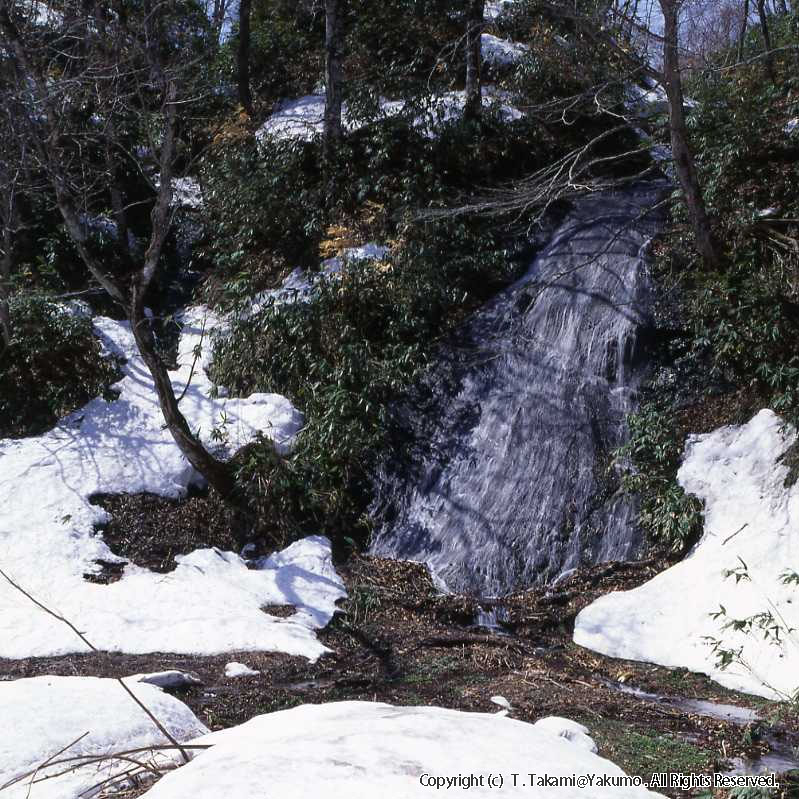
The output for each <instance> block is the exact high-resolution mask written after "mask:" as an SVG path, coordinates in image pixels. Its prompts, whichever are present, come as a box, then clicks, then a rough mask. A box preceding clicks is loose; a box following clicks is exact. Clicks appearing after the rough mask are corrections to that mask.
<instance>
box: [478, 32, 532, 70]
mask: <svg viewBox="0 0 799 799" xmlns="http://www.w3.org/2000/svg"><path fill="white" fill-rule="evenodd" d="M480 48H481V50H482V54H483V61H484V62H485V63H486V64H488V65H489V66H495V67H506V66H510V65H512V64H515V63H516V62H517V61H519V60H520V59H522V58H524V56H526V55H527V53H529V52H530V48H529V47H528V46H527V45H526V44H521V43H520V42H512V41H509V40H508V39H500V38H499V37H498V36H492V35H491V34H490V33H484V34H482V36H481V37H480Z"/></svg>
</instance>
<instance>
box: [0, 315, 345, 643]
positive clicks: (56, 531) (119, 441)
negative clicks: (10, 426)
mask: <svg viewBox="0 0 799 799" xmlns="http://www.w3.org/2000/svg"><path fill="white" fill-rule="evenodd" d="M182 323H183V331H182V335H181V338H180V344H179V355H178V360H179V364H180V366H179V368H178V369H177V371H175V372H173V374H172V379H173V385H174V387H175V391H176V393H177V395H178V396H180V395H181V394H183V392H184V389H185V394H184V395H183V399H182V400H181V403H180V407H181V410H182V411H183V413H184V414H185V416H186V418H187V420H188V422H189V426H190V427H191V429H192V430H195V431H199V434H200V436H201V438H202V439H203V441H204V442H205V443H206V444H207V445H208V446H214V447H217V448H218V450H219V454H220V456H223V457H224V456H225V455H226V454H229V453H232V452H234V451H235V450H236V449H238V448H239V447H240V446H242V445H243V444H245V443H246V442H248V441H250V440H251V439H252V438H253V436H254V435H255V433H256V432H257V431H261V432H262V433H263V435H264V436H266V437H268V438H270V439H271V440H272V441H273V442H274V445H275V447H276V449H277V450H278V451H280V452H282V453H286V452H288V451H289V450H290V449H291V447H292V445H293V443H294V439H295V436H296V435H297V433H298V432H299V430H300V428H301V427H302V424H303V417H302V414H300V412H299V411H297V410H296V408H294V407H293V406H292V404H291V403H290V402H289V401H288V400H287V399H286V398H285V397H282V396H280V395H277V394H253V395H251V396H249V397H246V398H241V399H217V400H213V399H210V398H209V394H210V392H211V389H212V384H211V381H210V379H209V378H208V376H207V374H206V372H205V367H206V366H207V364H208V361H209V360H210V357H211V347H210V339H209V338H208V334H209V333H210V332H211V331H212V330H213V329H214V328H215V327H217V326H219V325H220V324H221V322H220V321H219V320H218V319H216V318H215V317H214V316H213V315H212V314H210V313H208V312H207V311H206V310H205V309H202V308H193V309H190V310H188V311H187V312H186V313H185V314H184V315H183V318H182ZM94 327H95V330H96V333H97V335H98V336H99V337H100V341H101V344H102V346H103V349H104V351H105V352H106V353H110V354H114V355H118V356H120V357H122V358H125V359H126V363H125V364H124V366H123V373H124V377H123V379H122V380H121V381H120V382H119V383H117V384H116V385H115V387H114V388H115V389H116V390H117V391H118V392H119V398H118V399H117V400H114V401H110V402H108V401H106V400H104V399H99V398H98V399H95V400H92V402H90V403H89V404H88V405H86V406H84V407H83V408H81V409H80V410H78V411H75V412H74V413H72V414H70V415H69V416H67V417H65V418H64V419H63V420H62V421H61V422H60V423H59V424H58V425H57V426H56V427H55V428H54V429H53V430H51V431H49V432H47V433H45V434H43V435H41V436H36V437H33V438H26V439H20V440H4V441H0V462H2V468H0V568H2V569H3V571H4V572H5V573H6V574H8V576H9V577H10V578H11V579H12V580H14V581H15V582H16V583H18V584H19V585H20V586H21V587H23V588H24V589H25V590H26V591H29V592H30V593H31V594H32V595H33V596H34V597H36V599H38V600H39V601H40V602H42V603H44V604H45V605H46V606H47V607H49V608H52V609H54V610H56V611H57V612H59V613H60V614H62V615H63V616H64V617H66V618H67V619H69V620H70V621H71V622H72V623H73V624H75V625H76V626H77V627H78V629H80V630H81V631H82V632H83V633H84V634H85V635H86V637H87V638H88V640H89V641H91V642H92V644H94V646H96V647H97V648H98V649H101V650H109V651H118V652H128V653H131V654H138V653H145V652H157V651H161V652H178V653H192V654H215V653H219V652H227V651H236V650H251V651H254V650H258V651H280V652H285V653H287V654H291V655H299V656H304V657H307V658H310V659H316V658H318V657H319V656H320V655H321V654H322V653H323V652H325V651H326V650H325V647H323V646H322V645H321V644H320V643H319V642H318V641H317V639H316V636H315V632H314V631H315V630H316V629H317V628H319V627H321V626H324V625H325V624H327V622H328V621H329V620H330V619H331V618H332V615H333V613H334V612H335V603H336V600H337V599H339V598H340V597H342V596H344V595H345V592H344V588H343V585H342V583H341V580H340V579H339V578H338V576H337V575H336V573H335V570H334V569H333V566H332V563H331V561H330V542H329V541H328V540H327V539H325V538H321V537H312V538H307V539H305V540H303V541H298V542H296V543H294V544H292V545H291V546H290V547H289V548H288V549H287V550H285V552H284V553H282V554H281V555H279V556H274V557H273V558H267V559H262V560H261V561H259V562H258V563H255V564H252V563H248V562H247V561H245V560H244V559H243V558H242V557H240V556H239V555H237V554H236V553H233V552H223V551H221V550H218V549H203V550H198V551H195V552H192V553H190V554H188V555H182V556H179V557H177V558H176V561H177V564H178V565H177V568H176V569H175V570H174V571H173V572H171V573H169V574H154V573H152V572H150V571H148V570H147V569H144V568H141V567H138V566H136V565H134V564H130V563H129V564H127V565H126V566H125V568H124V571H123V575H122V578H121V579H120V580H118V581H117V582H114V583H111V584H109V585H99V584H94V583H90V582H87V581H86V580H84V577H83V576H84V574H86V573H96V572H97V571H98V566H97V564H96V561H97V560H103V561H108V562H111V563H124V561H123V560H122V559H121V558H119V557H118V556H117V555H115V554H114V553H113V552H112V551H111V550H110V549H109V547H108V546H107V545H106V544H105V542H104V541H103V539H102V536H101V535H97V534H95V526H96V525H98V524H101V523H102V522H104V521H106V520H107V518H108V517H107V514H106V512H105V511H103V510H102V509H101V508H100V507H98V506H96V505H92V504H91V503H90V502H89V498H90V497H91V496H92V495H94V494H99V493H122V492H124V493H139V492H151V493H155V494H159V495H161V496H165V497H173V498H177V497H181V496H184V495H185V494H186V491H187V488H188V486H189V485H190V484H192V483H198V482H200V477H199V475H198V474H197V473H196V472H195V471H194V469H193V468H192V467H191V466H190V465H189V463H188V462H187V461H186V460H185V458H184V457H183V455H182V454H181V452H180V450H179V449H178V448H177V446H176V445H175V443H174V441H173V440H172V437H171V436H170V434H169V432H168V431H167V430H165V429H164V423H163V417H162V415H161V410H160V407H159V405H158V402H157V399H156V396H155V392H154V390H153V385H152V380H151V378H150V375H149V372H148V371H147V369H146V367H145V365H144V363H143V361H142V360H141V358H140V356H139V355H138V351H137V349H136V346H135V343H134V341H133V336H132V335H131V331H130V327H129V325H128V324H127V323H125V322H118V321H115V320H112V319H107V318H103V317H98V318H96V319H95V320H94ZM187 384H188V385H187ZM214 428H216V429H217V430H218V431H220V433H221V436H222V438H223V441H222V442H214V441H213V440H212V431H213V430H214ZM265 605H293V606H294V607H296V608H297V612H296V613H295V614H294V616H292V617H290V618H286V619H282V618H281V619H278V618H274V617H272V616H268V615H267V614H265V613H263V612H262V611H261V608H262V607H263V606H265ZM85 650H86V646H85V645H84V644H83V643H82V642H81V641H80V639H79V638H78V637H77V636H76V635H75V633H73V632H72V631H71V630H70V629H69V628H68V627H67V626H66V625H65V624H63V623H61V622H59V621H57V620H56V619H54V618H52V617H51V616H48V615H47V614H46V613H44V612H43V611H42V610H40V609H39V608H37V607H36V606H35V605H34V604H33V603H32V602H31V601H30V600H29V599H28V598H26V597H25V596H23V595H22V594H21V593H20V592H19V591H17V590H15V589H14V588H13V587H12V586H11V585H10V584H9V583H8V582H6V580H4V579H0V657H8V658H24V657H45V656H53V655H63V654H67V653H71V652H82V651H85Z"/></svg>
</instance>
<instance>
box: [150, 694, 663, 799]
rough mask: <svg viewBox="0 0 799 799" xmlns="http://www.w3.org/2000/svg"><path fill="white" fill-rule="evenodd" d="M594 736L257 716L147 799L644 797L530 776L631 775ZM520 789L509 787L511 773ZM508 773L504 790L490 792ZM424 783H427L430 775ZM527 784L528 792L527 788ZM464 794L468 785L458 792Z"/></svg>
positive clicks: (510, 725) (527, 728) (448, 716)
mask: <svg viewBox="0 0 799 799" xmlns="http://www.w3.org/2000/svg"><path fill="white" fill-rule="evenodd" d="M587 742H590V744H591V745H593V742H592V741H591V739H590V738H589V737H588V735H587V730H586V729H585V728H584V727H581V726H580V725H578V724H575V723H574V722H572V721H568V720H566V719H544V720H542V721H540V722H537V723H536V724H527V723H525V722H522V721H514V720H512V719H508V718H504V717H502V716H496V715H491V714H482V713H463V712H460V711H457V710H444V709H442V708H437V707H392V706H391V705H385V704H380V703H372V702H335V703H331V704H325V705H303V706H301V707H297V708H293V709H291V710H283V711H280V712H278V713H270V714H268V715H265V716H258V717H256V718H254V719H252V720H251V721H248V722H247V723H246V724H242V725H241V726H239V727H233V728H231V729H228V730H222V731H221V732H216V733H212V734H211V735H208V736H206V737H204V738H201V739H200V740H199V741H198V743H208V744H213V748H211V749H209V750H206V751H203V752H202V753H201V754H199V755H198V756H197V757H196V758H195V759H194V760H193V761H192V762H191V763H189V764H188V765H187V766H183V767H182V768H180V769H179V770H178V771H174V772H172V773H171V774H167V775H166V776H165V777H164V778H163V779H162V780H161V781H160V782H158V783H157V784H156V785H154V786H153V787H152V788H151V789H150V790H149V791H148V792H147V794H146V796H147V798H148V799H185V797H187V796H191V797H192V799H218V797H220V796H235V797H236V799H263V797H264V795H265V791H266V792H268V794H269V796H270V797H273V799H288V798H289V797H295V796H308V797H311V796H324V797H325V799H339V797H340V798H341V799H373V797H375V796H386V797H391V799H410V798H411V797H416V796H419V797H425V796H430V795H433V794H436V793H437V791H436V788H435V783H431V782H430V778H435V777H439V776H445V777H446V776H449V777H451V776H457V775H469V774H474V775H476V776H477V777H478V778H479V777H481V776H482V779H483V783H484V784H483V786H482V787H481V786H480V785H476V786H475V787H470V788H469V790H468V795H469V796H476V797H493V796H497V795H500V796H520V797H521V796H524V797H532V798H533V799H536V797H537V798H538V799H540V797H557V799H578V797H579V799H585V797H586V796H590V797H591V799H602V797H614V799H643V798H644V797H654V796H657V794H653V793H650V792H649V791H647V790H645V789H644V788H639V787H626V788H625V787H622V788H617V787H598V786H594V787H593V788H589V789H586V788H584V787H583V788H579V787H576V786H573V787H558V788H543V787H532V786H530V785H529V777H528V775H529V774H530V772H537V773H539V774H544V773H546V774H549V775H553V776H554V775H564V776H569V777H571V776H574V775H595V777H594V778H595V779H596V778H597V777H598V776H599V775H604V774H607V775H612V776H617V777H620V776H622V775H623V774H624V772H623V771H622V770H621V769H620V768H618V766H616V765H614V764H613V763H611V762H610V761H608V760H604V759H603V758H601V757H598V756H597V755H595V754H594V753H593V752H592V751H591V750H590V748H589V746H588V745H587ZM513 773H516V774H517V775H518V781H519V785H518V786H517V787H516V788H514V787H513V786H512V777H511V775H512V774H513ZM489 774H493V775H494V776H497V775H500V774H501V775H503V778H504V786H503V788H502V789H500V788H497V787H488V785H487V784H486V780H487V779H488V776H489ZM423 775H427V776H426V777H424V776H423ZM522 783H524V787H523V786H522ZM457 789H460V790H458V793H461V792H462V789H463V786H462V785H461V786H457V787H456V790H457Z"/></svg>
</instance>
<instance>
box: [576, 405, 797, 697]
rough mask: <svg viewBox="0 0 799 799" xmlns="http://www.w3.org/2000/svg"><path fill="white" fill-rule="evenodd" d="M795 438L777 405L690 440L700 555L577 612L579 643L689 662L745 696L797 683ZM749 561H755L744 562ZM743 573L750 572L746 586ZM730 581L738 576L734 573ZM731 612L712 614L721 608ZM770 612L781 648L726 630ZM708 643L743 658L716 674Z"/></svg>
mask: <svg viewBox="0 0 799 799" xmlns="http://www.w3.org/2000/svg"><path fill="white" fill-rule="evenodd" d="M795 440H796V433H795V431H793V430H792V429H791V428H788V427H786V426H784V424H783V423H782V421H781V420H780V418H779V417H778V416H776V415H775V414H774V413H772V412H771V411H769V410H763V411H760V413H758V414H757V415H756V416H755V417H754V418H753V419H752V420H751V421H750V422H749V423H748V424H745V425H743V426H740V427H722V428H720V429H718V430H716V431H714V432H713V433H710V434H708V435H701V436H693V437H691V438H690V439H689V442H688V445H687V448H686V455H685V460H684V462H683V465H682V467H681V468H680V470H679V473H678V479H679V482H680V484H681V485H682V486H683V488H685V490H686V491H687V492H688V493H690V494H694V495H695V496H698V497H700V498H701V499H703V500H704V501H705V524H704V533H703V535H702V538H701V540H700V541H699V543H698V544H697V545H696V547H695V549H694V550H693V551H692V552H691V553H690V555H689V556H688V557H686V558H685V560H683V561H682V562H680V563H678V564H676V565H675V566H672V567H671V568H669V569H667V570H666V571H664V572H662V573H661V574H659V575H657V577H655V578H653V579H652V580H650V581H649V582H647V583H645V584H644V585H642V586H640V587H638V588H635V589H633V590H631V591H623V592H615V593H612V594H608V595H607V596H604V597H601V598H600V599H598V600H597V601H596V602H594V603H593V604H591V605H589V606H588V607H587V608H585V609H584V610H583V611H582V612H581V613H580V614H579V615H578V616H577V621H576V625H575V632H574V640H575V641H576V642H577V643H578V644H580V645H582V646H585V647H588V648H589V649H594V650H596V651H598V652H602V653H604V654H606V655H611V656H613V657H619V658H627V659H630V660H643V661H649V662H652V663H659V664H661V665H663V666H669V667H680V666H682V667H685V668H688V669H691V670H692V671H696V672H704V673H706V674H709V675H710V676H711V677H712V678H713V679H714V680H716V681H717V682H719V683H721V684H722V685H725V686H727V687H728V688H733V689H737V690H741V691H747V692H749V693H753V694H759V695H761V696H766V697H771V698H778V697H784V696H786V695H791V694H793V692H794V691H796V690H797V688H799V638H798V637H797V633H796V632H793V633H788V632H786V630H785V628H794V630H797V629H799V586H797V585H795V584H790V583H785V582H784V581H783V580H782V576H783V575H784V574H785V572H786V571H791V570H792V571H799V484H795V485H793V486H790V487H786V486H785V485H784V481H785V476H786V473H787V467H786V466H785V465H784V464H783V463H781V462H779V457H780V456H781V455H782V454H783V453H784V452H785V451H786V449H787V448H788V447H789V445H790V444H791V443H792V442H793V441H795ZM744 564H745V566H744ZM731 570H736V571H737V572H738V574H739V575H741V574H742V572H743V570H745V571H746V576H743V577H742V578H741V579H738V580H737V579H736V577H735V574H732V575H729V572H730V571H731ZM727 575H729V576H727ZM722 607H723V608H724V609H725V610H726V616H724V617H721V618H713V616H712V615H711V614H714V613H716V612H718V611H719V610H720V608H722ZM764 612H770V613H772V614H773V616H774V617H775V623H776V624H780V625H781V626H782V627H783V631H782V634H781V636H780V637H781V639H782V641H783V642H782V645H781V646H777V645H775V644H774V643H772V642H771V641H769V640H766V639H764V636H763V634H762V632H761V631H759V630H757V628H756V631H755V633H754V634H753V635H746V634H744V633H741V632H733V631H731V630H722V629H721V627H722V624H723V623H724V621H726V620H727V619H745V618H748V617H751V616H753V615H754V614H758V613H764ZM708 638H715V639H721V640H722V641H723V642H724V645H725V646H726V647H727V648H730V649H737V648H738V647H742V649H741V658H740V660H741V662H735V663H733V664H732V665H730V666H729V667H728V668H727V669H726V670H722V669H720V668H719V667H718V665H717V661H716V657H715V656H714V654H713V651H712V648H711V646H710V645H709V642H708Z"/></svg>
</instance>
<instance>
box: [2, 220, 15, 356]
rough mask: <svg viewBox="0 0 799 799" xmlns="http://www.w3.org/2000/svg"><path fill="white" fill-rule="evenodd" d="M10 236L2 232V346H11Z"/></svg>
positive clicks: (4, 231)
mask: <svg viewBox="0 0 799 799" xmlns="http://www.w3.org/2000/svg"><path fill="white" fill-rule="evenodd" d="M11 247H12V243H11V235H10V230H9V229H8V228H5V229H4V230H3V257H2V259H0V337H2V340H3V345H4V346H5V347H8V346H9V345H10V344H11V332H12V330H11V311H10V309H9V307H8V294H9V288H10V286H9V283H10V281H11V258H12V256H11Z"/></svg>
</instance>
